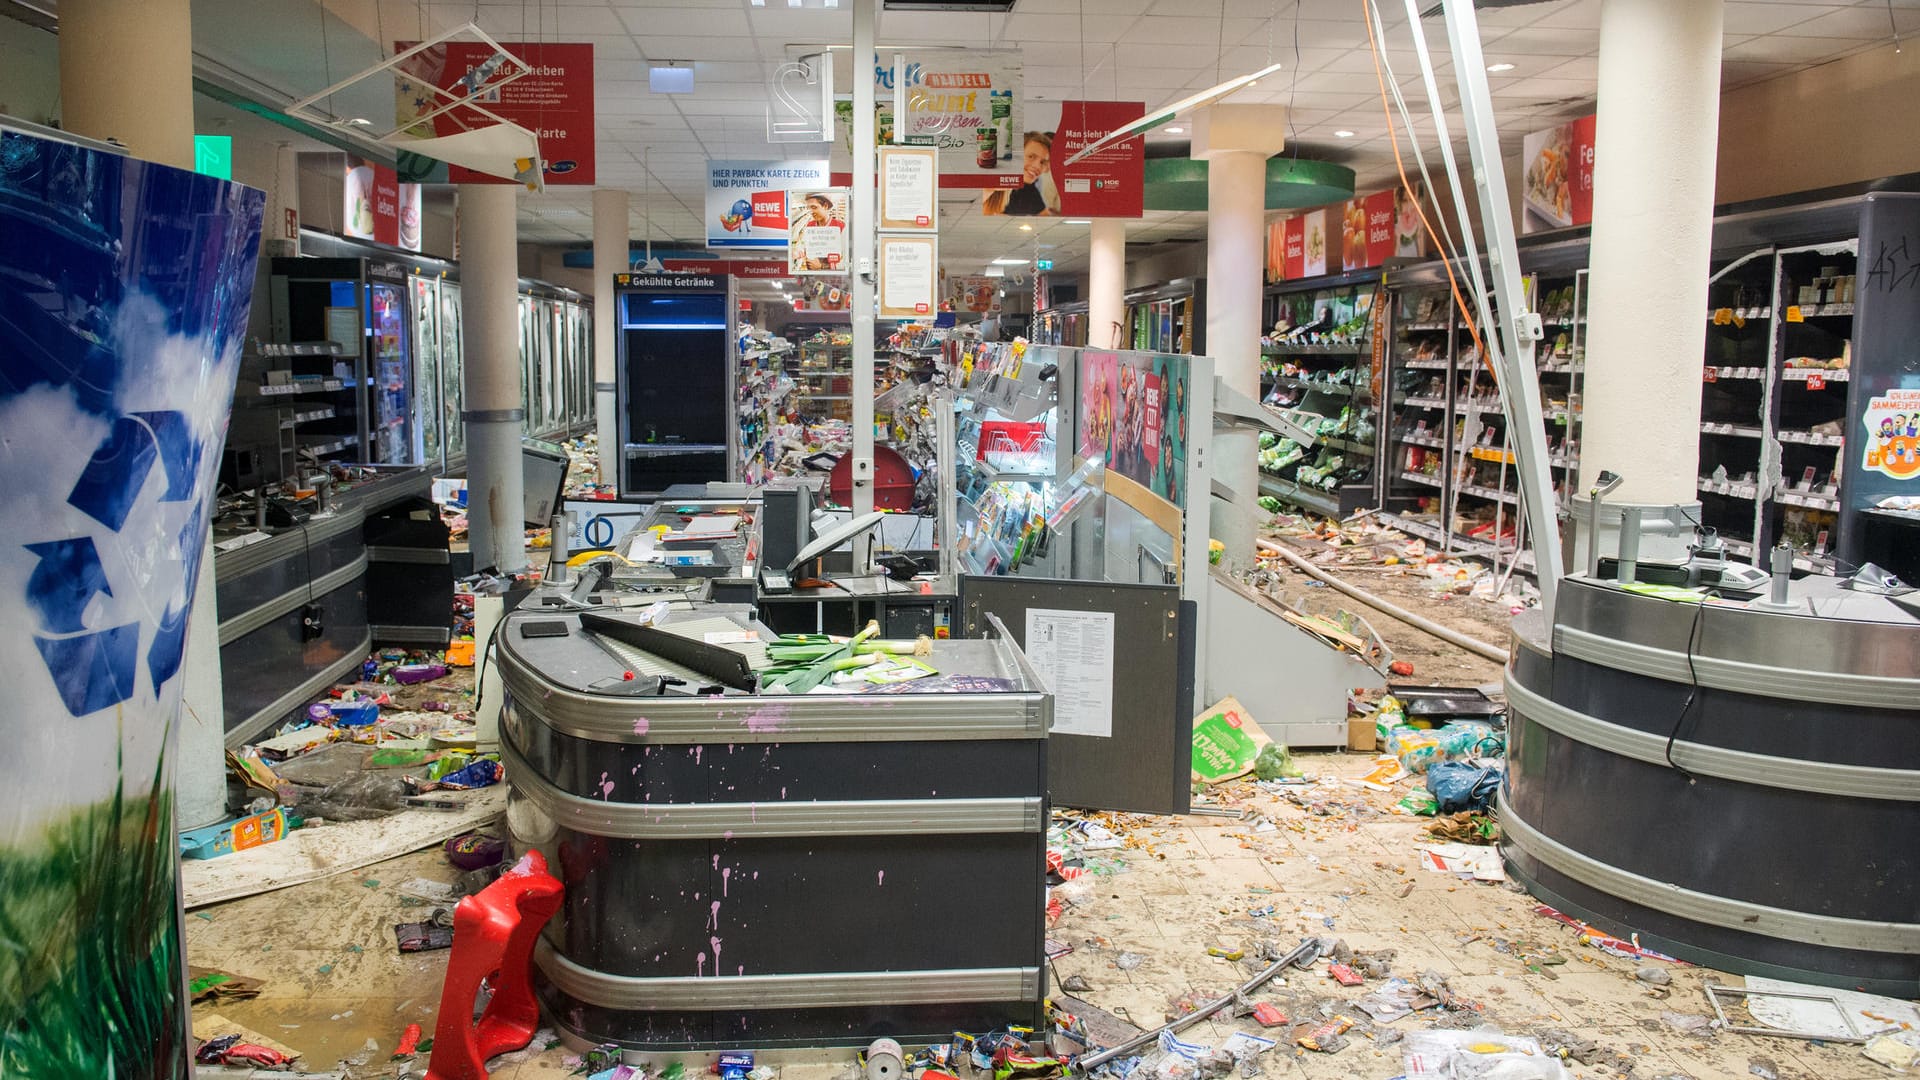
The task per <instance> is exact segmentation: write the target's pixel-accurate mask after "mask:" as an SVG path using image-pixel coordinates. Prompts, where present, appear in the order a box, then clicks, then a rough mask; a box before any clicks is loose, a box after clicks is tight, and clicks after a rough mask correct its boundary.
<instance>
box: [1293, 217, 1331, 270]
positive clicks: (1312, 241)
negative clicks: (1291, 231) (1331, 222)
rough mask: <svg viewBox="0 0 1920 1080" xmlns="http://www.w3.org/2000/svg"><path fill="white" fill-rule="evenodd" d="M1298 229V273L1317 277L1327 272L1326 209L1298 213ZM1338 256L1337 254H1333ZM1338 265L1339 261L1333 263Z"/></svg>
mask: <svg viewBox="0 0 1920 1080" xmlns="http://www.w3.org/2000/svg"><path fill="white" fill-rule="evenodd" d="M1300 231H1301V234H1302V236H1303V238H1304V239H1303V240H1302V247H1301V252H1302V254H1301V263H1300V273H1301V276H1303V277H1319V276H1320V275H1322V274H1324V273H1326V272H1327V211H1326V210H1325V209H1324V208H1322V209H1319V210H1312V211H1309V212H1307V213H1305V214H1302V215H1300ZM1335 257H1336V258H1338V255H1337V254H1336V256H1335ZM1334 265H1335V266H1338V265H1339V263H1337V262H1336V263H1335V264H1334Z"/></svg>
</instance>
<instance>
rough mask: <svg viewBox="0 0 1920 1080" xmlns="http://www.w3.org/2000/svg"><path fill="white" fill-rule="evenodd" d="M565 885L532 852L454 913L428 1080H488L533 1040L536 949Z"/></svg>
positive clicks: (537, 1008)
mask: <svg viewBox="0 0 1920 1080" xmlns="http://www.w3.org/2000/svg"><path fill="white" fill-rule="evenodd" d="M560 894H561V885H560V881H559V879H557V878H555V877H554V876H553V875H552V874H549V873H547V860H546V859H545V858H544V857H542V856H541V854H540V853H539V852H537V851H529V852H527V854H526V855H525V856H524V857H523V858H521V860H520V861H519V862H517V863H515V864H514V865H513V868H512V869H511V870H508V871H507V872H506V873H504V874H502V875H500V879H499V880H498V881H495V882H494V883H493V884H491V885H489V886H487V887H486V888H484V889H482V890H480V891H479V892H477V893H475V894H474V895H472V896H469V897H467V898H466V899H464V900H462V901H460V903H459V905H458V906H457V907H455V908H454V909H453V953H452V955H451V956H450V958H449V959H448V961H447V981H446V983H445V985H444V986H443V987H442V988H441V991H440V1018H439V1020H438V1021H436V1022H435V1024H434V1028H433V1057H432V1058H431V1059H430V1060H429V1062H428V1064H427V1080H487V1059H489V1058H492V1057H495V1056H497V1055H500V1054H505V1053H508V1052H510V1051H513V1050H518V1049H520V1048H521V1047H523V1046H525V1045H527V1044H528V1043H529V1042H532V1041H533V1032H534V1029H535V1028H536V1027H538V1026H539V1023H540V1005H539V1003H538V1002H536V1001H535V1000H534V998H533V943H534V941H535V939H537V938H538V937H539V936H540V928H541V927H543V926H545V925H546V924H547V920H548V919H550V918H552V917H553V913H554V912H556V911H558V910H560ZM483 980H489V981H491V983H492V986H493V998H492V1000H490V1001H488V1002H487V1007H486V1010H485V1011H484V1012H482V1013H481V1014H480V1019H479V1020H478V1021H475V1020H473V1019H472V1016H473V1001H474V998H475V997H477V996H478V995H479V993H480V984H481V982H482V981H483Z"/></svg>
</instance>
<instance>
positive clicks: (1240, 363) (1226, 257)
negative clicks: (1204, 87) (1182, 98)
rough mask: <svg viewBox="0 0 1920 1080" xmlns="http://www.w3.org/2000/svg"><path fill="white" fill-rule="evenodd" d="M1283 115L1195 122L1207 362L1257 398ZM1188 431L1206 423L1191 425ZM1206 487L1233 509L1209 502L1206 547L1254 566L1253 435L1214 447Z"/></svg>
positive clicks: (1228, 110) (1247, 114)
mask: <svg viewBox="0 0 1920 1080" xmlns="http://www.w3.org/2000/svg"><path fill="white" fill-rule="evenodd" d="M1286 121H1287V112H1286V109H1284V108H1282V107H1280V106H1277V105H1215V106H1212V107H1211V108H1208V109H1204V110H1202V111H1201V112H1200V114H1199V115H1198V116H1196V117H1195V118H1194V124H1193V156H1194V157H1195V158H1199V159H1201V160H1204V161H1205V162H1206V163H1207V350H1206V351H1207V355H1209V356H1211V357H1213V358H1214V371H1215V373H1216V374H1218V375H1219V376H1220V378H1221V381H1222V382H1224V383H1225V384H1226V386H1227V388H1228V389H1231V390H1238V391H1239V392H1240V393H1242V394H1246V395H1247V396H1248V397H1251V398H1255V399H1258V398H1259V397H1260V321H1261V312H1262V304H1263V303H1264V301H1265V295H1264V290H1265V287H1266V237H1267V229H1266V223H1267V202H1266V190H1267V158H1269V157H1271V156H1273V155H1274V154H1275V153H1278V152H1279V151H1280V150H1281V149H1282V148H1283V141H1284V133H1285V131H1286V130H1287V122H1286ZM1194 422H1195V423H1212V418H1211V417H1195V418H1194ZM1213 448H1214V452H1213V481H1214V483H1215V484H1216V485H1218V486H1222V487H1225V488H1227V489H1228V490H1229V491H1231V492H1232V493H1233V497H1234V498H1233V502H1232V503H1226V502H1224V501H1223V500H1220V499H1212V500H1210V501H1209V506H1210V508H1211V515H1210V516H1211V519H1212V529H1213V538H1214V539H1216V540H1219V541H1220V542H1221V543H1222V544H1224V545H1226V555H1225V559H1226V561H1227V562H1228V563H1229V564H1232V565H1242V566H1244V565H1248V564H1250V563H1251V562H1252V560H1253V539H1254V525H1253V520H1254V519H1253V515H1254V508H1255V503H1254V499H1255V498H1256V497H1257V496H1258V495H1259V494H1260V470H1259V465H1258V458H1259V452H1260V444H1259V441H1258V438H1257V436H1256V435H1255V434H1254V432H1253V430H1252V429H1251V428H1232V429H1227V430H1222V431H1219V432H1217V433H1215V435H1214V438H1213Z"/></svg>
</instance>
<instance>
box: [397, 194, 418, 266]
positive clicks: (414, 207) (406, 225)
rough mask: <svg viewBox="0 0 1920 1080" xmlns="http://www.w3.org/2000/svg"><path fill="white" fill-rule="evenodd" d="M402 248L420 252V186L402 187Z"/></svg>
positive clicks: (400, 200) (400, 230)
mask: <svg viewBox="0 0 1920 1080" xmlns="http://www.w3.org/2000/svg"><path fill="white" fill-rule="evenodd" d="M399 202H400V223H399V224H400V228H399V234H400V246H401V247H403V248H405V249H406V250H408V251H419V250H420V185H419V184H401V185H400V198H399Z"/></svg>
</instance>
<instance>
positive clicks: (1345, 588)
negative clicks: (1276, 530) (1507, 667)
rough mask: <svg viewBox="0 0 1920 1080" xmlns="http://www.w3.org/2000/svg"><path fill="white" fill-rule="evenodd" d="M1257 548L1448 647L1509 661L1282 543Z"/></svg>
mask: <svg viewBox="0 0 1920 1080" xmlns="http://www.w3.org/2000/svg"><path fill="white" fill-rule="evenodd" d="M1254 546H1256V547H1258V548H1259V549H1260V550H1261V551H1264V552H1267V553H1269V554H1272V555H1278V556H1279V557H1280V558H1282V559H1285V560H1286V561H1287V562H1288V563H1289V564H1290V565H1292V566H1293V567H1294V568H1295V569H1297V570H1299V571H1300V572H1301V573H1303V574H1306V575H1307V576H1308V577H1311V578H1314V579H1315V580H1318V581H1323V582H1326V583H1327V585H1329V586H1331V587H1332V588H1335V589H1338V590H1340V591H1341V592H1343V593H1346V594H1347V595H1348V596H1351V597H1353V598H1354V599H1355V600H1358V601H1360V602H1361V603H1363V604H1365V605H1367V606H1368V607H1370V608H1374V609H1375V610H1378V611H1384V612H1386V613H1387V614H1389V615H1391V616H1393V617H1394V618H1396V619H1399V620H1400V621H1401V622H1403V623H1406V624H1407V625H1408V626H1411V627H1413V628H1414V629H1416V630H1423V631H1425V632H1427V633H1429V634H1432V635H1433V636H1434V637H1437V638H1439V639H1440V640H1441V641H1444V642H1446V643H1447V644H1449V645H1458V646H1460V647H1461V648H1463V649H1465V650H1467V651H1468V652H1470V653H1473V654H1474V655H1476V656H1484V657H1486V658H1487V659H1489V660H1495V661H1498V662H1500V663H1502V664H1504V663H1506V662H1507V650H1505V649H1502V648H1500V647H1499V646H1497V645H1489V644H1487V643H1486V642H1484V641H1481V640H1479V639H1477V638H1470V637H1468V636H1467V635H1465V634H1462V633H1460V632H1459V631H1457V630H1450V629H1448V628H1447V627H1444V626H1441V625H1440V624H1439V623H1437V622H1434V621H1433V620H1432V619H1426V618H1422V617H1420V616H1418V615H1415V614H1414V613H1413V612H1411V611H1408V610H1407V609H1406V608H1403V607H1401V606H1400V605H1398V604H1395V603H1392V602H1390V601H1387V600H1382V599H1381V598H1379V597H1377V596H1375V595H1373V594H1372V593H1370V592H1366V591H1364V590H1361V589H1357V588H1355V587H1353V586H1352V585H1349V584H1347V583H1346V582H1344V581H1341V580H1340V579H1339V578H1337V577H1334V576H1333V575H1331V574H1328V573H1325V572H1324V571H1322V570H1321V569H1320V568H1319V567H1317V566H1315V565H1313V564H1312V563H1310V562H1308V561H1307V560H1305V559H1303V558H1301V557H1300V556H1298V555H1295V554H1294V553H1293V552H1291V551H1288V550H1287V549H1286V548H1284V547H1282V546H1280V545H1279V544H1276V543H1274V542H1272V541H1270V540H1256V541H1254Z"/></svg>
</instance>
